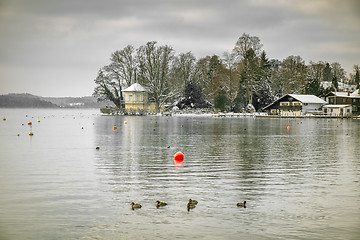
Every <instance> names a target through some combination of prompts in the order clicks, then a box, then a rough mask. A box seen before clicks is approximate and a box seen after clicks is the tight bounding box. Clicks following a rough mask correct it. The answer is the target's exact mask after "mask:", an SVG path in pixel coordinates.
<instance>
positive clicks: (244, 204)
mask: <svg viewBox="0 0 360 240" xmlns="http://www.w3.org/2000/svg"><path fill="white" fill-rule="evenodd" d="M236 206H238V207H243V208H246V201H244V202H239V203H237V204H236Z"/></svg>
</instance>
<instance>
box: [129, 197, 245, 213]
mask: <svg viewBox="0 0 360 240" xmlns="http://www.w3.org/2000/svg"><path fill="white" fill-rule="evenodd" d="M197 204H198V201H196V200H193V199H191V198H190V199H189V202H188V203H187V205H186V208H187V210H188V211H190V210H191V209H194V208H195V207H196V205H197ZM166 205H167V203H166V202H160V201H156V205H155V206H156V208H160V207H164V206H166ZM236 206H238V207H243V208H246V201H244V202H238V203H237V204H236ZM137 208H141V204H139V203H134V202H132V203H131V209H132V210H135V209H137Z"/></svg>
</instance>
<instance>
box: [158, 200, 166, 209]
mask: <svg viewBox="0 0 360 240" xmlns="http://www.w3.org/2000/svg"><path fill="white" fill-rule="evenodd" d="M166 205H167V203H166V202H160V201H156V207H157V208H159V207H163V206H166Z"/></svg>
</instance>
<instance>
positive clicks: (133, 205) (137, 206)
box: [131, 202, 141, 210]
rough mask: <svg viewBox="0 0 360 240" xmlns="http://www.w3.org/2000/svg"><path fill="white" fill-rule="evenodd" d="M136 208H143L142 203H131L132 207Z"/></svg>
mask: <svg viewBox="0 0 360 240" xmlns="http://www.w3.org/2000/svg"><path fill="white" fill-rule="evenodd" d="M135 208H141V205H140V204H139V203H134V202H132V203H131V209H132V210H134V209H135Z"/></svg>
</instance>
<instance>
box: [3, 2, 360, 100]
mask: <svg viewBox="0 0 360 240" xmlns="http://www.w3.org/2000/svg"><path fill="white" fill-rule="evenodd" d="M243 33H248V34H250V35H251V36H257V37H259V38H260V41H261V43H262V44H263V50H265V52H266V53H267V56H268V57H269V58H270V59H279V60H283V59H284V58H286V57H288V56H290V55H299V56H301V57H302V58H303V59H304V60H305V62H306V64H308V63H309V61H310V60H312V61H314V62H317V61H327V62H329V63H332V62H339V63H340V64H341V65H342V67H343V68H344V69H345V70H346V72H347V73H349V72H351V71H352V67H353V65H354V64H360V1H359V0H222V1H220V0H129V1H127V0H54V1H53V0H31V1H30V0H0V94H6V93H25V92H27V93H31V94H35V95H40V96H89V95H91V94H92V93H93V89H94V87H95V85H94V79H95V78H96V76H97V72H98V70H99V69H100V68H101V67H103V66H105V65H107V64H109V62H110V61H109V58H110V54H111V53H112V52H114V51H115V50H120V49H123V48H124V47H125V46H127V45H129V44H130V45H133V46H134V47H136V48H137V47H139V46H140V45H144V44H146V43H147V42H148V41H157V42H158V44H159V45H163V44H168V45H171V46H172V47H173V48H174V50H175V51H176V54H179V53H185V52H189V51H191V52H192V53H193V54H194V55H195V56H196V57H197V59H199V58H201V57H205V56H207V55H214V54H216V55H218V56H222V55H223V52H224V51H231V50H232V49H233V47H234V45H235V43H236V41H237V40H238V38H239V37H240V36H241V35H242V34H243Z"/></svg>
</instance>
